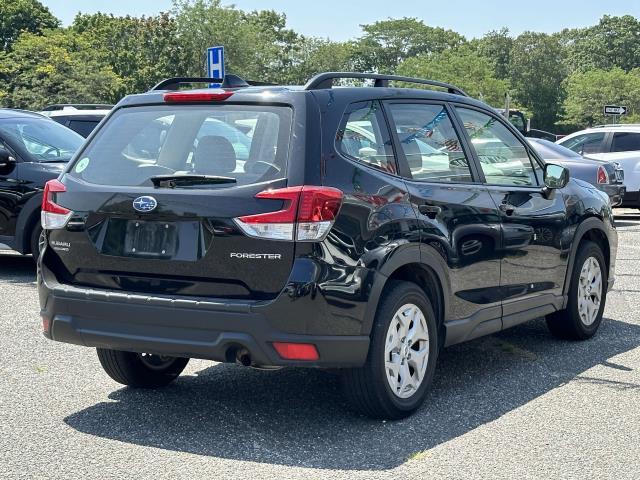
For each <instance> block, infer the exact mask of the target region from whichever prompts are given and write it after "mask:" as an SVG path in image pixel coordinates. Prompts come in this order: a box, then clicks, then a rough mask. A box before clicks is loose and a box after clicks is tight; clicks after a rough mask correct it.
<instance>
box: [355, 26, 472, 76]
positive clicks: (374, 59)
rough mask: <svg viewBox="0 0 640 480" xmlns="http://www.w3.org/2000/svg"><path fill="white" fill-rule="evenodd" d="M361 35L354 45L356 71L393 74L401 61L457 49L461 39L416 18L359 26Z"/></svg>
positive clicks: (455, 34) (463, 39)
mask: <svg viewBox="0 0 640 480" xmlns="http://www.w3.org/2000/svg"><path fill="white" fill-rule="evenodd" d="M360 27H361V28H362V31H363V32H364V35H362V37H360V38H359V39H358V40H357V41H356V44H355V51H354V56H355V58H354V60H355V66H356V68H357V69H358V70H364V71H374V72H380V73H393V72H395V70H396V68H397V67H398V65H399V64H400V63H402V62H403V61H404V60H406V59H409V58H413V57H416V56H419V55H428V54H433V53H440V52H443V51H444V50H446V49H449V48H453V47H457V46H459V45H462V44H463V43H464V42H465V38H464V37H463V36H462V35H460V34H458V33H456V32H454V31H452V30H445V29H443V28H438V27H430V26H428V25H425V24H424V22H423V21H422V20H418V19H417V18H406V17H405V18H401V19H395V20H394V19H389V20H383V21H379V22H375V23H372V24H370V25H361V26H360Z"/></svg>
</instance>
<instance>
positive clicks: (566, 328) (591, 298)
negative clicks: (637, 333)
mask: <svg viewBox="0 0 640 480" xmlns="http://www.w3.org/2000/svg"><path fill="white" fill-rule="evenodd" d="M606 298H607V264H606V262H605V260H604V255H603V254H602V249H601V248H600V247H599V246H598V245H597V244H595V243H593V242H584V243H582V244H581V245H580V251H579V252H578V254H577V255H576V260H575V263H574V265H573V270H572V272H571V281H570V284H569V301H568V303H567V308H566V309H565V310H562V311H559V312H555V313H552V314H551V315H548V316H547V318H546V320H547V326H548V327H549V330H550V331H551V333H552V334H553V335H555V336H556V337H558V338H563V339H567V340H586V339H588V338H591V337H593V336H594V335H595V333H596V332H597V331H598V327H600V323H601V322H602V314H603V313H604V306H605V302H606Z"/></svg>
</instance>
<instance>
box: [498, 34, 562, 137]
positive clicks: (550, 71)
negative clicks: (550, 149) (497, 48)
mask: <svg viewBox="0 0 640 480" xmlns="http://www.w3.org/2000/svg"><path fill="white" fill-rule="evenodd" d="M509 72H510V79H511V85H512V87H513V92H514V97H515V98H516V99H517V101H518V102H520V103H521V104H522V105H524V107H525V108H528V109H529V110H530V111H531V112H532V113H533V121H534V123H535V126H536V128H540V129H543V130H552V129H553V126H554V123H555V121H556V119H557V116H558V112H559V111H560V105H561V103H562V100H563V99H564V89H563V81H564V79H565V77H566V68H565V63H564V51H563V49H562V46H561V44H560V41H559V39H558V38H557V37H555V36H552V35H547V34H545V33H535V32H524V33H523V34H521V35H519V36H518V37H517V38H516V39H515V40H514V42H513V47H512V49H511V58H510V67H509Z"/></svg>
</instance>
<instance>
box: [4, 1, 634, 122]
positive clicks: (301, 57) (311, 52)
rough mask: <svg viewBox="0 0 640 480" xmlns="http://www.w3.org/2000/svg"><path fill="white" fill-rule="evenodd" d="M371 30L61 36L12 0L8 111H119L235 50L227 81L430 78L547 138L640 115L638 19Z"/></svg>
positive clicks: (275, 19) (176, 24)
mask: <svg viewBox="0 0 640 480" xmlns="http://www.w3.org/2000/svg"><path fill="white" fill-rule="evenodd" d="M361 29H362V33H361V35H360V36H359V37H357V38H355V39H353V40H350V41H345V42H334V41H331V40H329V39H322V38H314V37H307V36H304V35H301V34H299V33H297V32H295V31H294V30H292V29H291V28H289V27H288V25H287V18H286V16H285V15H284V14H282V13H279V12H276V11H274V10H269V9H267V10H255V11H244V10H242V9H239V8H237V7H235V6H234V5H231V4H223V3H222V0H173V8H172V9H171V11H169V12H166V13H161V14H159V15H154V16H149V17H145V16H143V17H132V16H124V17H123V16H114V15H110V14H104V13H96V14H91V15H87V14H78V15H77V16H76V18H75V20H74V22H73V24H72V25H71V26H69V27H66V28H61V27H60V22H59V20H58V19H56V18H55V17H54V16H53V15H52V14H51V12H50V11H49V10H48V9H47V8H46V7H44V6H43V5H42V3H40V2H39V1H37V0H0V81H1V83H0V105H2V106H14V107H22V108H34V109H36V108H40V107H42V106H43V105H45V104H48V103H53V102H94V101H95V102H110V101H117V100H118V99H119V98H121V97H122V96H124V95H127V94H129V93H135V92H140V91H145V90H147V89H148V88H150V87H151V86H152V85H154V84H155V83H156V82H158V81H159V80H160V79H162V78H166V77H171V76H202V75H204V73H205V63H206V57H205V55H206V53H205V52H206V49H207V48H208V47H211V46H214V45H224V47H225V56H226V58H225V60H226V67H227V72H229V73H235V74H238V75H240V76H242V77H244V78H247V79H249V80H259V81H263V82H273V83H284V84H303V83H305V82H306V81H307V80H308V79H309V78H311V77H312V76H314V75H315V74H317V73H319V72H322V71H337V70H346V71H350V70H351V71H365V72H380V73H399V74H403V75H411V76H420V77H428V78H431V79H434V80H441V81H446V82H450V83H454V84H457V85H459V86H460V87H461V88H463V89H465V90H466V91H468V93H470V94H471V95H472V96H476V97H480V98H482V99H483V100H484V101H486V102H487V103H489V104H491V105H493V106H494V107H499V106H502V105H503V102H504V96H505V94H507V93H509V94H510V96H511V99H512V105H514V106H517V107H519V108H522V109H525V110H526V111H527V112H530V113H531V114H532V116H533V118H532V124H533V126H534V127H535V128H541V129H545V130H555V129H557V128H568V126H569V125H571V126H574V127H580V126H583V125H585V124H590V123H599V122H601V121H602V120H603V119H602V117H601V109H602V106H603V105H604V104H611V103H618V102H622V103H626V104H628V105H629V106H631V107H632V109H633V111H634V112H638V109H639V108H640V105H638V104H637V100H636V96H638V95H640V94H638V91H640V85H639V84H638V80H637V79H638V76H639V75H640V74H639V73H638V70H637V68H639V67H640V21H639V20H638V19H636V18H635V17H632V16H630V15H625V16H604V17H602V19H601V20H600V21H599V22H598V24H597V25H593V26H591V27H586V28H580V29H566V30H564V31H562V32H559V33H557V34H553V35H548V34H543V33H535V32H524V33H523V34H521V35H518V36H516V37H514V36H512V35H511V34H510V33H509V30H508V29H507V28H503V29H500V30H495V31H490V32H488V33H487V34H486V35H484V36H483V37H481V38H478V39H471V40H467V39H465V38H464V37H463V36H462V35H460V34H458V33H456V32H454V31H452V30H447V29H443V28H439V27H434V26H430V25H427V24H425V23H424V22H423V21H422V20H420V19H417V18H406V17H405V18H396V19H394V18H389V19H386V20H380V21H377V22H373V23H370V24H365V25H361ZM632 118H636V117H631V118H629V119H632ZM637 118H639V119H640V116H638V117H637Z"/></svg>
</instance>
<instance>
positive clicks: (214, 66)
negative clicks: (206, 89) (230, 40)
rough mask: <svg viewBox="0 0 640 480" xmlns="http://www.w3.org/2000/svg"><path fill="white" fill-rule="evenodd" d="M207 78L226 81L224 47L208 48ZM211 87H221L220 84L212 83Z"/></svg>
mask: <svg viewBox="0 0 640 480" xmlns="http://www.w3.org/2000/svg"><path fill="white" fill-rule="evenodd" d="M207 77H209V78H220V79H222V80H224V47H221V46H220V47H210V48H207ZM209 86H210V87H219V86H220V84H219V83H212V84H211V85H209Z"/></svg>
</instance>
